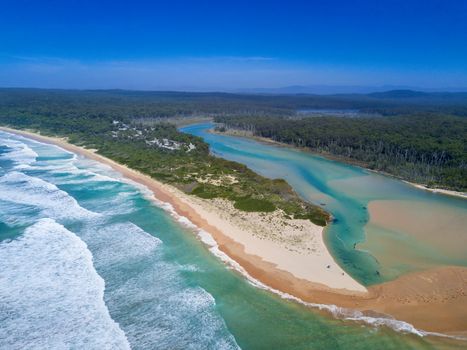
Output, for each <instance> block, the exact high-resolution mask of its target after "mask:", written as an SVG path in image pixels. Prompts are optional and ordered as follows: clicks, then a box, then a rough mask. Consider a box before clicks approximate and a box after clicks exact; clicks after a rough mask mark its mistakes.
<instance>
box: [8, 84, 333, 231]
mask: <svg viewBox="0 0 467 350" xmlns="http://www.w3.org/2000/svg"><path fill="white" fill-rule="evenodd" d="M58 93H59V94H62V92H58ZM52 95H53V94H52ZM97 95H99V94H97ZM45 96H46V97H47V96H49V95H48V94H45ZM90 98H91V99H92V101H93V102H92V103H89V104H87V103H85V102H84V101H85V100H82V102H84V103H83V104H77V103H76V101H74V100H73V99H74V97H73V98H69V96H68V97H64V100H63V101H61V100H57V99H56V96H51V97H50V98H45V99H44V96H41V97H40V98H37V99H34V100H33V101H31V100H24V101H22V102H21V101H20V100H16V97H15V98H14V99H13V100H15V101H14V102H13V100H12V99H10V100H8V99H4V100H0V106H1V109H2V111H1V112H0V125H3V126H9V127H12V128H16V129H29V130H33V131H39V132H40V133H42V134H45V135H51V136H59V137H66V138H68V140H69V142H71V143H74V144H77V145H80V146H84V147H87V148H92V149H97V150H98V153H99V154H102V155H104V156H106V157H108V158H110V159H113V160H115V161H117V162H120V163H122V164H125V165H127V166H129V167H130V168H133V169H136V170H139V171H141V172H143V173H145V174H148V175H149V176H151V177H153V178H155V179H157V180H159V181H162V182H165V183H169V184H171V185H174V186H176V187H178V188H179V189H181V190H182V191H184V192H186V193H189V194H193V195H196V196H199V197H201V198H206V199H208V198H210V199H212V198H223V199H226V200H229V201H232V202H233V205H234V206H235V207H236V208H237V209H240V210H244V211H263V212H268V211H273V210H275V209H277V208H279V209H282V210H283V211H284V215H287V216H290V217H294V218H303V219H309V220H311V221H312V222H314V223H316V224H318V225H322V226H324V225H325V224H326V222H327V220H328V219H329V215H328V214H327V213H326V212H325V211H324V210H323V209H321V208H320V207H317V206H315V205H312V204H310V203H306V202H304V201H303V200H302V199H300V198H299V197H298V195H297V194H296V193H295V192H294V191H293V190H292V188H291V187H290V186H289V185H288V184H287V183H286V182H285V181H284V180H280V179H277V180H271V179H267V178H264V177H262V176H260V175H258V174H256V173H254V172H253V171H251V170H250V169H248V168H247V167H246V166H244V165H242V164H239V163H235V162H231V161H228V160H225V159H222V158H218V157H214V156H212V155H210V154H209V146H208V145H207V144H206V143H205V142H204V141H203V140H202V139H201V138H198V137H195V136H192V135H188V134H184V133H181V132H179V131H178V130H177V129H176V127H175V126H174V125H172V124H168V123H158V124H153V125H146V124H141V123H138V122H136V121H135V119H132V118H131V115H130V114H129V113H130V112H129V111H134V110H133V108H139V107H138V105H137V104H133V102H132V103H131V104H127V103H126V102H122V101H120V100H117V101H115V102H112V101H111V100H107V99H105V98H104V99H103V103H102V105H100V104H99V103H98V101H99V98H98V97H96V96H95V95H93V94H91V97H90ZM86 99H87V97H86ZM60 101H61V102H60ZM120 106H126V107H124V108H123V107H122V108H123V112H122V111H121V110H119V108H120ZM172 107H173V108H176V106H172ZM107 108H108V109H107Z"/></svg>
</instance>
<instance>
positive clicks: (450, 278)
mask: <svg viewBox="0 0 467 350" xmlns="http://www.w3.org/2000/svg"><path fill="white" fill-rule="evenodd" d="M4 130H5V131H9V132H15V133H17V134H20V135H23V136H26V137H30V138H33V139H36V140H38V141H41V142H48V143H53V144H56V145H58V146H60V147H62V148H64V149H67V150H69V151H71V152H74V153H78V154H81V155H83V156H86V157H88V158H91V159H94V160H97V161H99V162H102V163H104V164H107V165H109V166H111V167H112V168H113V169H115V170H117V171H119V172H120V173H122V174H123V175H124V176H125V177H127V178H129V179H131V180H133V181H136V182H139V183H141V184H143V185H145V186H147V187H148V188H149V189H150V190H151V191H152V192H153V193H154V195H155V197H156V198H157V199H159V200H161V201H163V202H168V203H170V204H171V205H172V206H173V207H174V209H175V211H176V212H177V213H178V214H179V215H182V216H185V217H187V218H188V219H190V221H192V222H193V223H194V224H195V225H197V226H198V227H200V228H202V229H203V230H205V231H207V232H208V233H210V234H211V235H212V236H213V238H214V239H215V240H216V242H217V243H218V245H219V248H220V249H221V250H222V251H223V252H224V253H226V254H227V255H228V256H229V257H230V258H232V259H233V260H235V261H236V262H238V263H239V264H240V265H241V266H242V267H243V268H244V269H245V270H246V271H247V272H248V274H250V275H251V276H252V277H253V278H255V279H257V280H259V281H260V282H262V283H264V284H266V285H267V286H270V287H271V288H273V289H276V290H278V291H281V292H284V293H288V294H290V295H293V296H295V297H298V298H300V299H302V300H304V301H307V302H311V303H320V304H331V305H338V306H342V307H346V308H351V309H356V310H361V311H364V312H367V313H368V315H372V316H374V315H375V314H377V315H382V314H384V315H387V316H388V317H391V316H392V317H394V318H395V319H398V320H403V321H406V322H409V323H411V324H413V325H415V326H416V327H417V328H419V329H423V330H426V331H432V332H444V333H455V334H465V332H467V268H463V267H452V266H447V267H441V268H436V269H430V270H427V271H423V272H416V273H410V274H407V275H404V276H402V277H400V278H398V279H396V280H394V281H391V282H387V283H383V284H380V285H376V286H372V287H369V288H368V291H367V292H364V291H363V290H362V289H359V288H358V286H359V285H358V284H349V285H346V284H345V283H343V284H342V288H330V287H329V286H328V285H326V284H323V283H317V282H316V280H313V279H311V278H310V279H305V278H299V277H297V276H295V275H294V274H292V273H291V272H289V271H286V270H284V269H282V268H279V267H278V264H276V263H271V262H268V261H266V260H265V259H263V258H262V257H261V256H258V255H256V254H252V250H251V247H246V246H244V245H243V244H241V243H239V242H238V241H237V240H235V239H233V238H232V237H234V238H236V237H235V234H233V233H232V232H230V234H228V233H227V232H224V231H225V227H228V225H225V226H223V225H222V223H225V221H223V220H222V218H220V219H219V221H217V222H216V220H212V219H211V222H209V218H207V217H206V215H204V216H203V215H202V214H206V213H200V212H199V211H200V210H199V208H198V211H197V210H196V205H190V200H189V199H188V200H187V198H188V197H191V196H187V195H185V194H183V193H182V192H180V191H179V190H177V189H175V188H173V187H171V186H168V185H165V184H162V183H160V182H158V181H155V180H153V179H151V178H149V177H148V176H146V175H143V174H141V173H139V172H136V171H134V170H131V169H128V168H127V167H125V166H124V165H121V164H118V163H116V162H114V161H112V160H110V159H107V158H105V157H102V156H100V155H98V154H96V153H95V152H93V151H92V150H86V149H83V148H81V147H78V146H75V145H71V144H68V143H67V142H66V140H63V139H57V138H50V137H44V136H40V135H37V134H32V133H28V132H24V131H15V130H11V129H4ZM183 196H185V197H187V198H184V197H183ZM183 198H184V199H185V200H183ZM212 215H214V216H215V213H211V218H212ZM321 240H322V237H321ZM260 250H261V249H256V250H253V251H254V252H260ZM326 253H327V254H329V253H328V252H327V250H326ZM335 265H336V266H333V267H334V268H335V269H339V267H338V266H337V264H335ZM314 268H316V267H314ZM324 268H325V269H327V267H326V266H325V267H324ZM308 269H310V270H313V266H309V267H306V268H305V269H304V268H303V267H302V268H301V269H300V271H306V270H308ZM319 269H322V266H320V267H319ZM345 275H346V274H345V273H344V277H345ZM341 276H342V275H341ZM341 281H342V282H344V281H346V282H348V283H350V282H349V281H353V280H351V279H349V278H348V277H347V278H342V279H341ZM354 283H356V282H355V281H354ZM349 286H350V287H349ZM346 287H347V288H346ZM389 315H391V316H389Z"/></svg>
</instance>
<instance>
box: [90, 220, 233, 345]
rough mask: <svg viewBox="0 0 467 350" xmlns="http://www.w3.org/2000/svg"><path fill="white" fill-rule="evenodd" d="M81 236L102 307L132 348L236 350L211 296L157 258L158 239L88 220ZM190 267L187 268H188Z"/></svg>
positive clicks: (160, 255)
mask: <svg viewBox="0 0 467 350" xmlns="http://www.w3.org/2000/svg"><path fill="white" fill-rule="evenodd" d="M81 238H82V239H83V240H84V241H85V242H86V243H87V244H88V247H89V248H90V249H91V251H92V252H93V255H94V256H95V260H94V265H95V266H96V269H97V270H98V271H99V272H100V273H101V275H102V276H103V277H104V278H105V279H106V281H112V283H110V284H109V285H108V288H107V289H106V295H107V299H106V300H107V305H108V307H109V309H110V310H111V312H112V315H114V317H115V318H116V319H118V320H119V322H120V325H121V327H122V329H124V330H125V333H126V335H127V337H128V339H129V341H130V343H131V344H132V346H133V345H134V346H135V348H141V349H146V348H161V349H165V348H180V349H207V348H213V349H236V348H238V347H237V345H236V343H235V339H234V338H233V336H232V335H231V334H229V333H228V331H227V329H226V326H225V323H224V321H223V320H222V318H221V317H220V316H219V315H218V314H217V312H216V310H215V301H214V298H213V297H212V296H211V295H210V294H209V293H207V292H206V291H205V290H204V289H202V288H199V287H190V286H188V285H187V284H186V282H185V281H184V280H183V279H182V278H181V276H180V271H186V269H184V268H183V267H180V266H179V265H177V264H175V263H169V262H167V261H165V259H164V258H163V250H162V249H160V247H161V245H162V241H161V240H160V239H158V238H157V237H154V236H152V235H150V234H149V233H147V232H146V231H144V230H143V229H141V228H140V227H139V226H137V225H135V224H133V223H131V222H120V223H115V224H109V223H99V224H97V225H96V224H95V222H90V223H89V226H88V227H86V228H84V229H83V230H82V232H81ZM191 271H193V269H192V270H191Z"/></svg>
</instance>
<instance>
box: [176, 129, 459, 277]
mask: <svg viewBox="0 0 467 350" xmlns="http://www.w3.org/2000/svg"><path fill="white" fill-rule="evenodd" d="M212 126H213V124H209V123H208V124H197V125H190V126H187V127H184V128H182V129H181V130H182V131H183V132H187V133H190V134H193V135H197V136H201V137H202V138H203V139H204V140H205V141H206V142H207V143H209V145H210V147H211V151H212V152H213V153H214V154H215V155H218V156H220V157H223V158H227V159H230V160H234V161H237V162H240V163H243V164H246V165H247V166H248V167H250V168H251V169H253V170H254V171H256V172H258V173H260V174H262V175H264V176H267V177H271V178H283V179H286V180H287V181H288V182H289V184H290V185H291V186H292V187H293V188H294V189H295V191H296V192H297V193H299V194H300V195H301V196H302V197H303V198H304V199H306V200H308V201H311V202H313V203H316V204H318V205H322V206H323V207H324V208H325V209H326V210H328V211H329V212H330V213H331V214H332V215H333V217H334V221H333V223H332V224H331V225H330V226H329V227H328V229H327V230H326V240H327V245H328V247H329V248H330V250H331V252H332V254H333V255H334V257H335V258H336V259H337V261H338V262H339V263H340V265H341V266H342V267H343V268H344V269H345V270H347V272H349V273H350V274H351V275H352V276H353V277H354V278H356V279H357V280H358V281H360V282H361V283H363V284H365V285H371V284H375V283H380V282H383V281H387V280H391V279H394V278H396V277H398V276H400V275H402V274H404V273H406V272H409V271H414V270H419V269H421V266H425V265H429V266H435V265H462V266H467V246H464V249H463V250H462V251H461V252H458V251H457V254H455V253H454V251H452V249H451V250H446V251H440V250H439V249H438V247H437V246H436V243H433V245H430V246H427V243H426V241H422V240H415V239H413V237H412V236H411V235H407V233H406V232H391V234H392V235H393V236H394V237H396V236H397V237H396V238H394V241H397V242H398V243H394V244H395V246H396V248H395V249H396V250H392V251H383V250H382V249H380V250H379V251H378V254H379V255H378V254H376V251H368V250H366V249H358V247H359V244H360V243H363V242H365V240H366V234H368V235H371V236H372V237H373V236H375V235H382V234H383V231H384V232H385V230H384V229H383V228H375V227H369V228H368V227H366V225H367V223H368V220H369V214H368V209H367V206H368V203H369V202H370V201H374V200H399V201H406V202H407V203H409V206H408V207H409V210H410V209H413V210H415V209H416V208H417V206H420V204H421V203H423V204H429V205H430V206H431V207H430V210H431V211H432V215H433V217H434V218H436V215H438V212H440V211H445V212H446V211H447V212H451V213H456V214H455V215H456V217H457V219H458V220H461V219H463V221H462V222H465V218H466V217H467V200H464V199H460V198H455V197H449V196H444V195H439V194H433V193H430V192H428V191H423V190H419V189H416V188H414V187H413V186H410V185H408V184H405V183H403V182H401V181H398V180H395V179H392V178H389V177H386V176H382V175H378V174H375V173H372V172H369V171H366V170H364V169H362V168H359V167H355V166H351V165H346V164H343V163H340V162H335V161H331V160H327V159H325V158H322V157H319V156H316V155H312V154H310V153H307V152H304V151H300V150H297V149H293V148H287V147H280V146H275V145H271V144H264V143H260V142H257V141H255V140H251V139H246V138H240V137H233V136H226V135H219V134H212V133H208V130H209V129H210V128H212ZM427 210H428V209H427ZM453 219H456V218H453ZM439 229H440V233H441V232H442V234H443V235H445V237H446V234H450V239H452V240H458V245H457V247H458V246H459V244H460V242H465V237H466V236H467V228H466V227H463V229H461V230H458V228H455V230H456V232H446V230H452V228H450V227H439ZM442 230H444V232H443V231H442ZM377 244H378V243H377V242H376V243H375V244H374V245H376V246H377ZM408 244H410V246H411V250H410V251H409V252H407V254H409V255H410V254H412V255H414V256H415V255H416V256H417V257H418V259H417V261H410V262H407V261H409V260H410V259H409V257H404V259H405V260H407V261H405V260H404V263H401V262H400V261H399V262H398V261H397V255H398V254H399V253H400V250H397V245H399V247H400V248H401V249H402V248H404V249H405V247H406V246H407V245H408ZM454 245H455V243H454ZM356 248H357V249H356ZM365 248H367V247H366V246H365ZM394 255H395V256H396V257H395V258H392V259H391V256H394ZM412 260H414V259H412ZM386 261H387V262H388V265H389V264H390V266H385V265H384V263H383V262H386ZM389 261H390V262H389Z"/></svg>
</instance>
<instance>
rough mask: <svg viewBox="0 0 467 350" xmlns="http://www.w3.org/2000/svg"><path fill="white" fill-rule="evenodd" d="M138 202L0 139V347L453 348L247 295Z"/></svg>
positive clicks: (124, 187) (70, 165) (48, 152)
mask: <svg viewBox="0 0 467 350" xmlns="http://www.w3.org/2000/svg"><path fill="white" fill-rule="evenodd" d="M232 141H233V142H236V141H235V140H232ZM239 142H244V141H243V140H241V141H239ZM216 147H217V146H216ZM216 147H214V150H215V149H216ZM265 150H266V149H265ZM273 151H274V150H271V152H273ZM355 171H356V170H355ZM317 192H318V191H317ZM149 197H150V193H149V192H148V191H147V190H146V189H145V188H143V187H140V186H138V185H136V184H135V183H132V182H128V181H126V180H125V179H123V178H122V177H121V176H120V175H119V174H118V173H116V172H115V171H113V170H111V169H109V168H108V167H105V166H102V165H100V164H98V163H96V162H94V161H91V160H87V159H85V158H81V157H78V156H76V155H74V154H72V153H69V152H66V151H64V150H62V149H60V148H57V147H55V146H51V145H47V144H43V143H38V142H34V141H31V140H28V139H25V138H22V137H18V136H13V135H11V134H8V133H3V132H0V264H1V266H2V271H1V273H0V320H1V321H0V348H2V349H24V348H27V349H52V348H53V349H57V348H59V349H70V348H73V349H128V348H130V347H131V348H133V349H235V348H238V347H241V348H242V349H383V348H384V349H434V348H439V347H441V346H442V347H443V348H456V347H460V345H459V342H455V341H453V340H449V339H445V338H440V337H432V336H425V337H421V336H419V335H416V334H414V333H416V332H415V331H414V330H411V329H410V328H409V327H406V325H404V324H402V323H397V322H395V321H394V324H393V325H392V326H393V328H395V329H400V331H395V330H394V329H393V328H390V327H385V326H382V327H378V326H376V325H370V324H367V323H364V322H363V321H350V320H344V319H342V318H345V317H343V316H341V317H340V318H338V317H334V316H332V315H331V314H330V313H327V312H320V311H318V310H316V309H311V308H307V307H304V306H302V305H300V304H298V303H296V302H291V301H287V300H284V299H281V298H280V297H279V296H277V295H275V294H272V293H270V292H268V291H265V290H262V289H259V288H257V287H254V286H253V285H252V284H250V283H249V282H247V280H246V279H245V278H244V277H243V276H241V275H240V274H239V273H237V272H236V271H233V270H232V269H229V268H228V267H227V266H226V265H225V264H224V263H223V262H222V261H221V260H220V259H219V258H218V257H216V256H215V255H214V254H212V252H211V251H210V250H212V251H213V252H215V247H214V248H211V249H208V247H207V246H206V245H204V244H203V243H201V241H200V239H199V237H198V235H197V231H195V230H194V229H193V228H190V227H188V226H186V225H184V224H183V222H184V220H183V219H182V218H178V217H176V216H175V215H173V214H171V213H170V211H168V210H167V208H166V207H164V205H163V204H161V205H156V204H155V203H154V202H153V201H152V200H150V198H149ZM329 198H331V197H329ZM325 199H326V198H324V197H323V200H325ZM326 200H329V201H330V199H326ZM373 321H375V322H376V320H373ZM464 345H465V344H464Z"/></svg>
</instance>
